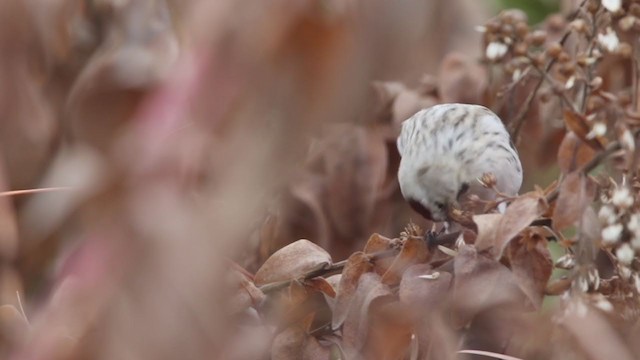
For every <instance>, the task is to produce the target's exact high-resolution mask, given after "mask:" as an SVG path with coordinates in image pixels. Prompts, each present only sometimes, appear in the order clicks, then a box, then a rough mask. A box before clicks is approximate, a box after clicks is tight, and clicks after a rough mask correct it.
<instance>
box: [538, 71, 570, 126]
mask: <svg viewBox="0 0 640 360" xmlns="http://www.w3.org/2000/svg"><path fill="white" fill-rule="evenodd" d="M533 68H534V69H536V70H537V71H538V73H539V74H540V76H542V79H543V80H547V82H549V85H551V87H552V88H553V89H554V92H555V93H557V94H558V95H560V98H561V99H562V100H563V101H564V102H565V104H566V105H567V106H568V107H570V108H571V111H573V112H574V113H576V114H577V113H579V112H578V109H577V108H576V106H575V105H574V104H573V102H572V101H571V100H570V99H569V98H568V97H567V94H565V92H564V91H556V86H555V85H556V84H555V83H554V80H553V78H551V76H549V72H548V70H547V69H546V68H545V69H544V70H543V69H540V68H539V67H537V66H534V67H533Z"/></svg>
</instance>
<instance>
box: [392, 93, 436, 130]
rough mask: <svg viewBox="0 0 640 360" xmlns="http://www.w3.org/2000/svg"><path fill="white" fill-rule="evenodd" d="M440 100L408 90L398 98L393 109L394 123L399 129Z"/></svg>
mask: <svg viewBox="0 0 640 360" xmlns="http://www.w3.org/2000/svg"><path fill="white" fill-rule="evenodd" d="M437 103H438V100H437V99H436V98H435V97H433V96H429V95H423V94H420V93H419V92H417V91H415V90H410V89H406V90H405V91H402V92H400V93H399V94H398V96H396V98H395V101H394V102H393V106H392V108H391V114H392V122H393V124H394V125H395V126H397V127H398V128H399V127H400V124H401V123H402V122H403V121H405V120H407V119H408V118H410V117H411V116H413V115H414V114H415V113H417V112H418V111H420V110H422V109H426V108H428V107H431V106H433V105H436V104H437Z"/></svg>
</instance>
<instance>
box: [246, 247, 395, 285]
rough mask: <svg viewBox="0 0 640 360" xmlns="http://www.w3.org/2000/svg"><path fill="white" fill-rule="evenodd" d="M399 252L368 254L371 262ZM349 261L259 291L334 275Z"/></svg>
mask: <svg viewBox="0 0 640 360" xmlns="http://www.w3.org/2000/svg"><path fill="white" fill-rule="evenodd" d="M398 252H399V250H396V249H391V250H383V251H379V252H375V253H373V254H368V256H369V261H376V260H379V259H384V258H388V257H392V256H395V255H396V254H398ZM347 261H348V260H342V261H339V262H337V263H333V264H331V265H329V266H324V267H321V268H319V269H313V270H310V271H309V272H307V273H306V274H303V275H302V276H300V277H298V278H296V279H291V280H285V281H279V282H274V283H270V284H265V285H262V286H260V287H259V289H260V290H261V291H262V292H263V293H269V292H273V291H276V290H280V289H283V288H286V287H288V286H289V285H291V283H292V282H295V281H304V280H309V279H313V278H315V277H318V276H327V275H332V274H334V273H337V272H340V271H342V269H344V267H345V265H346V264H347Z"/></svg>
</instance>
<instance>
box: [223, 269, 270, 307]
mask: <svg viewBox="0 0 640 360" xmlns="http://www.w3.org/2000/svg"><path fill="white" fill-rule="evenodd" d="M231 277H232V279H231V281H236V282H237V284H238V290H237V293H236V294H235V296H234V298H233V300H232V306H233V309H232V312H233V313H237V312H240V311H243V310H245V309H246V308H248V307H249V306H257V305H259V304H261V303H262V302H263V301H264V299H265V295H264V293H263V292H262V291H261V290H260V289H258V288H257V287H256V285H255V284H254V283H253V282H252V281H251V280H249V279H248V278H247V277H246V276H245V275H244V274H242V273H240V272H239V271H237V270H232V274H231Z"/></svg>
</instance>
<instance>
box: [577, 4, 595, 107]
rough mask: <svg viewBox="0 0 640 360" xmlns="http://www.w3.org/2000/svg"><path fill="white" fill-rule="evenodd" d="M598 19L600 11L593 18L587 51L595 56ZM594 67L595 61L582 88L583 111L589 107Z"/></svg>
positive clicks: (590, 65)
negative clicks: (588, 99)
mask: <svg viewBox="0 0 640 360" xmlns="http://www.w3.org/2000/svg"><path fill="white" fill-rule="evenodd" d="M599 7H600V5H598V8H599ZM598 10H599V9H598ZM597 21H598V12H596V13H595V14H593V15H592V18H591V33H590V34H589V35H588V41H589V47H588V51H587V53H588V54H589V55H588V57H592V56H593V50H594V49H595V37H596V32H597V31H598V26H597V24H596V22H597ZM594 67H595V63H594V64H589V65H588V66H587V73H586V81H585V84H584V87H583V88H582V102H581V103H580V109H581V110H582V112H583V113H584V111H585V110H586V109H587V98H588V97H589V91H590V90H591V81H592V80H593V69H594Z"/></svg>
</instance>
